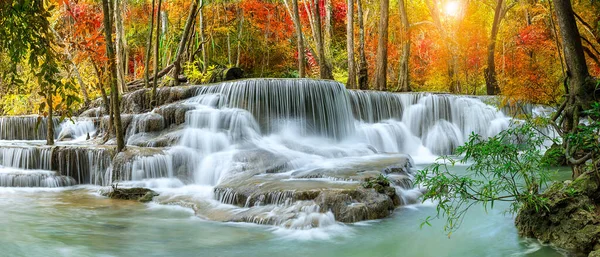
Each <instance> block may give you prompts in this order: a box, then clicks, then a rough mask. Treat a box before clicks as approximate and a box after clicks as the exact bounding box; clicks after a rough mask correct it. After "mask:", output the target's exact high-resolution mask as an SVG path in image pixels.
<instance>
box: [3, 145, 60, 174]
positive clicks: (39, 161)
mask: <svg viewBox="0 0 600 257" xmlns="http://www.w3.org/2000/svg"><path fill="white" fill-rule="evenodd" d="M51 164H52V148H50V147H17V146H12V147H4V148H0V166H4V167H11V168H19V169H26V170H34V169H40V170H50V169H51Z"/></svg>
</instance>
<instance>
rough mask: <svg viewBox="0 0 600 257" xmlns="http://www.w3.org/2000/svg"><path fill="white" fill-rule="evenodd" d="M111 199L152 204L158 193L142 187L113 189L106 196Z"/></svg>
mask: <svg viewBox="0 0 600 257" xmlns="http://www.w3.org/2000/svg"><path fill="white" fill-rule="evenodd" d="M104 195H105V196H107V197H109V198H111V199H120V200H134V201H139V202H143V203H146V202H150V201H152V199H153V198H154V197H155V196H158V193H156V192H154V191H152V190H150V189H148V188H142V187H134V188H113V190H112V191H110V192H108V193H106V194H104Z"/></svg>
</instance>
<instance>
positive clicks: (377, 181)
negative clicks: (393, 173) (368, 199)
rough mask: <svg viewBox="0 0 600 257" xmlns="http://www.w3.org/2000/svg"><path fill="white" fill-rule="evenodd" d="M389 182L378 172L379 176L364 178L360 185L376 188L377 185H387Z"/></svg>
mask: <svg viewBox="0 0 600 257" xmlns="http://www.w3.org/2000/svg"><path fill="white" fill-rule="evenodd" d="M390 184H391V181H390V179H389V178H388V177H387V176H385V175H383V174H379V176H377V177H375V178H371V177H369V178H365V180H364V181H363V183H362V187H364V188H377V187H379V186H381V187H389V186H390Z"/></svg>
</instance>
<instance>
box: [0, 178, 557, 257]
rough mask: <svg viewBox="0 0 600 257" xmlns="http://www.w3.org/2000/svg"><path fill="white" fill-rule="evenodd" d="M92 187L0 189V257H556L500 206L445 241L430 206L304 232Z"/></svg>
mask: <svg viewBox="0 0 600 257" xmlns="http://www.w3.org/2000/svg"><path fill="white" fill-rule="evenodd" d="M97 189H98V188H90V187H79V188H71V189H66V190H64V189H63V190H51V189H11V188H1V189H0V210H1V211H0V227H1V228H2V229H1V230H0V256H11V257H12V256H27V257H35V256H224V257H227V256H232V257H233V256H310V257H319V256H399V257H429V256H431V257H434V256H435V257H438V256H439V257H443V256H459V257H471V256H472V257H482V256H490V257H491V256H498V257H505V256H530V257H534V256H536V257H553V256H565V254H564V253H562V252H561V251H559V250H555V249H553V248H552V247H549V246H542V245H540V244H539V243H538V242H537V241H535V240H531V239H523V238H519V237H518V235H517V231H516V229H515V227H514V225H513V218H512V217H510V216H505V215H503V209H502V206H496V209H493V210H489V211H488V212H487V213H486V212H485V211H484V210H483V209H482V208H479V207H476V208H474V209H473V210H472V211H471V212H469V213H468V215H467V217H466V218H465V220H464V223H463V224H462V226H461V228H460V229H459V230H458V231H457V232H455V233H454V234H453V235H452V237H450V238H448V237H447V236H446V234H445V233H444V232H443V228H442V227H443V222H442V221H434V222H433V223H432V226H431V227H428V226H424V227H422V228H421V226H420V225H421V223H422V221H423V220H424V219H425V217H427V216H429V215H433V214H434V213H435V206H434V205H431V204H424V205H417V206H410V207H404V208H400V209H397V210H396V212H395V213H394V215H393V216H392V217H390V218H387V219H383V220H379V221H373V222H364V223H359V224H354V225H343V224H340V225H337V226H332V227H326V228H318V229H312V230H299V231H293V230H287V229H281V228H275V227H272V226H259V225H250V224H234V223H219V222H211V221H206V220H203V219H200V218H198V217H195V216H194V215H193V213H192V212H191V211H190V210H188V209H186V208H183V207H177V206H163V205H158V204H153V203H150V204H140V203H136V202H129V201H118V200H110V199H106V198H104V197H101V196H99V195H97V194H96V193H95V192H96V191H97Z"/></svg>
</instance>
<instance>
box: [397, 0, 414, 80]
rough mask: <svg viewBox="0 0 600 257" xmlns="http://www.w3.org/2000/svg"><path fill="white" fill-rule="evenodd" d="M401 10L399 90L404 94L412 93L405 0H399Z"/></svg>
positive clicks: (408, 27)
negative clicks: (401, 39) (401, 40)
mask: <svg viewBox="0 0 600 257" xmlns="http://www.w3.org/2000/svg"><path fill="white" fill-rule="evenodd" d="M398 6H399V9H400V20H401V21H402V38H403V39H404V40H403V42H402V56H401V57H400V70H399V72H398V89H400V91H402V92H410V91H411V88H410V73H409V69H408V61H409V58H410V31H409V29H410V23H409V22H408V14H407V13H406V2H405V0H398Z"/></svg>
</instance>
